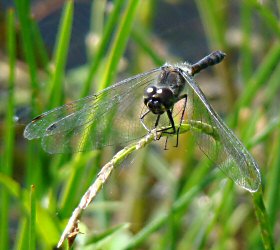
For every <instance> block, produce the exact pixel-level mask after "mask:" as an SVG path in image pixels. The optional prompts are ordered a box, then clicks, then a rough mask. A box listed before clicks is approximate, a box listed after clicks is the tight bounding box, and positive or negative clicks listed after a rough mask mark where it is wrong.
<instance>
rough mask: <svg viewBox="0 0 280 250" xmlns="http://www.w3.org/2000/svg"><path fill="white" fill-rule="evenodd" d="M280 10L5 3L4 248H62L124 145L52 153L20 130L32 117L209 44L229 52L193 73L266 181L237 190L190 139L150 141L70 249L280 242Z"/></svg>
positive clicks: (0, 45)
mask: <svg viewBox="0 0 280 250" xmlns="http://www.w3.org/2000/svg"><path fill="white" fill-rule="evenodd" d="M279 17H280V2H279V1H269V0H267V1H256V0H248V1H226V0H216V1H214V0H197V1H183V0H163V1H148V0H144V1H139V0H138V1H136V0H130V1H129V0H127V1H125V0H115V1H105V0H95V1H88V0H80V1H70V0H69V1H39V0H38V1H28V0H17V1H2V2H0V58H1V59H0V157H1V159H0V216H1V218H0V249H5V250H6V249H54V248H55V246H56V244H57V242H58V240H59V238H60V235H61V233H62V231H63V229H64V227H65V226H66V224H67V220H68V219H69V217H70V216H71V214H72V211H73V210H74V209H75V207H76V206H77V205H78V202H79V200H80V199H81V197H82V195H83V194H84V192H85V191H86V189H87V188H88V187H89V185H90V184H91V183H93V181H94V179H95V178H96V176H97V173H98V172H99V171H100V169H101V167H102V166H103V165H104V164H105V163H106V162H108V161H109V160H110V159H111V158H112V157H113V155H114V153H116V152H117V151H118V150H120V148H117V147H109V148H105V149H104V150H99V151H91V152H84V153H81V154H78V155H77V154H73V155H70V154H59V155H49V154H47V153H45V152H43V150H42V149H41V145H40V142H39V141H32V142H29V141H27V140H25V139H24V138H23V135H22V134H23V129H24V127H25V125H26V124H27V123H28V122H29V121H30V120H31V119H32V118H33V117H35V116H37V115H39V114H41V113H42V112H44V111H46V110H49V109H51V108H54V107H56V106H59V105H62V104H63V103H66V102H70V101H73V100H75V99H78V98H80V97H83V96H86V95H89V94H91V93H94V92H96V91H98V90H100V89H102V88H105V87H107V86H110V85H111V84H113V83H114V82H116V81H118V80H121V79H125V78H127V77H129V76H132V75H135V74H138V73H141V72H145V71H148V70H151V69H153V68H155V67H159V66H161V65H162V64H163V63H164V62H166V61H167V62H182V61H189V62H196V61H197V60H199V59H201V58H202V57H204V56H205V55H207V54H208V53H210V52H211V51H213V50H222V51H224V52H225V53H226V54H227V57H226V59H225V60H224V61H223V62H222V63H221V64H220V65H217V66H215V67H213V69H207V70H205V71H203V72H201V74H200V75H198V76H197V77H196V80H197V82H198V84H199V85H200V86H201V88H202V90H203V91H204V93H205V95H206V96H207V98H208V100H209V101H210V103H211V104H212V105H213V107H214V108H215V110H216V111H217V112H218V113H219V114H221V116H222V117H223V119H224V120H225V121H226V123H227V124H228V125H229V127H230V128H231V129H232V130H233V131H234V132H235V133H236V134H237V135H238V137H239V138H240V139H241V140H242V142H243V143H244V145H246V147H247V148H248V149H249V150H250V152H251V153H252V155H253V156H254V157H255V159H256V160H257V162H258V163H259V166H260V169H261V173H262V185H263V188H262V190H260V191H259V192H258V193H257V194H256V195H254V196H253V195H251V194H250V193H249V192H247V191H245V190H243V189H241V188H240V187H238V186H236V185H234V184H233V182H232V181H231V180H229V179H228V178H226V177H225V176H224V175H223V174H222V173H220V171H219V170H218V169H217V168H216V167H215V165H213V164H212V163H211V162H210V161H209V160H208V159H207V157H206V156H204V155H203V153H201V152H200V151H199V149H198V147H197V146H196V145H195V143H194V141H193V140H192V138H191V136H189V135H183V136H182V137H181V138H180V146H179V148H173V146H172V143H170V145H171V146H170V147H169V150H163V144H160V143H158V142H154V143H152V144H151V145H150V146H148V147H147V148H145V149H144V150H139V151H137V152H136V153H134V154H133V156H132V157H130V158H128V159H127V160H126V161H125V163H124V164H122V165H121V166H118V168H117V169H116V170H115V171H114V172H113V174H112V176H111V177H110V178H109V180H107V182H106V183H105V184H104V186H103V189H102V191H101V192H100V193H99V194H98V196H97V198H96V199H95V201H94V203H93V204H91V205H90V206H89V207H88V208H87V209H86V210H85V211H84V213H83V215H82V217H81V223H80V231H81V232H82V234H79V235H78V236H77V238H76V240H75V244H74V249H254V250H256V249H273V248H275V249H280V241H279V235H280V219H279V216H280V214H279V207H280V203H279V198H280V196H279V186H280V181H279V180H280V134H279V124H280V123H279V122H280V120H279V104H280V101H279V100H280V91H279V87H280V64H279V59H280V43H279V39H280V26H279ZM32 185H33V186H32ZM262 202H264V204H263V203H262ZM263 205H264V206H263ZM64 248H66V249H67V244H65V245H64Z"/></svg>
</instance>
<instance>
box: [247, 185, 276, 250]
mask: <svg viewBox="0 0 280 250" xmlns="http://www.w3.org/2000/svg"><path fill="white" fill-rule="evenodd" d="M252 195H253V202H254V206H255V214H256V216H257V218H258V221H259V223H260V230H261V236H262V241H263V245H264V249H266V250H273V249H274V240H273V236H272V232H271V224H270V221H269V218H268V215H267V212H266V209H265V205H264V202H263V194H262V190H261V189H260V190H259V191H258V192H255V193H253V194H252Z"/></svg>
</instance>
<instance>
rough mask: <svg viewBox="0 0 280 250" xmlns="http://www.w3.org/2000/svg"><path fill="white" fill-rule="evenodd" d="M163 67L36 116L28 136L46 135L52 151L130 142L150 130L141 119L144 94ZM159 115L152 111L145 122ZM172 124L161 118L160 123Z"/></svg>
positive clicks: (45, 144)
mask: <svg viewBox="0 0 280 250" xmlns="http://www.w3.org/2000/svg"><path fill="white" fill-rule="evenodd" d="M160 71H161V68H158V69H155V70H152V71H149V72H146V73H143V74H139V75H136V76H134V77H131V78H128V79H126V80H124V81H121V82H119V83H116V84H114V85H112V86H111V87H109V88H107V89H105V90H103V91H101V92H99V93H97V94H96V95H92V96H88V97H85V98H83V99H80V100H77V101H74V102H72V103H69V104H66V105H63V106H61V107H58V108H56V109H53V110H51V111H48V112H46V113H43V114H42V115H40V116H38V117H36V118H35V119H34V120H33V121H32V122H31V123H29V124H28V125H27V127H26V128H25V131H24V136H25V137H26V138H27V139H30V140H31V139H35V138H42V146H43V148H44V150H46V151H47V152H49V153H63V152H78V151H86V150H92V149H97V148H102V147H105V146H108V145H113V144H116V143H118V144H120V145H124V144H127V143H128V142H129V141H132V140H135V139H137V138H140V137H142V136H144V135H145V134H146V133H147V131H146V130H145V129H144V128H143V126H142V125H141V123H140V121H139V118H140V116H141V114H142V113H143V112H145V111H146V110H145V108H144V107H143V93H144V89H145V88H146V87H147V85H149V84H152V83H153V82H155V81H157V79H158V75H159V74H160ZM154 121H155V116H154V115H153V114H149V115H148V116H147V119H146V120H145V123H146V125H147V126H148V127H152V126H153V124H154ZM167 123H168V119H165V118H163V119H161V123H160V124H159V125H160V126H164V125H166V124H167Z"/></svg>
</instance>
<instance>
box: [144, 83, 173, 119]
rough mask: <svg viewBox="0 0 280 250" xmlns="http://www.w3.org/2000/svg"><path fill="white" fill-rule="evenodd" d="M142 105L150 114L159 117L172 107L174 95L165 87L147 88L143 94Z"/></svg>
mask: <svg viewBox="0 0 280 250" xmlns="http://www.w3.org/2000/svg"><path fill="white" fill-rule="evenodd" d="M144 103H145V105H146V106H147V107H148V109H149V110H150V111H151V112H153V113H154V114H156V115H161V114H163V113H164V112H165V111H166V110H169V109H171V108H172V107H173V105H174V103H175V98H174V93H173V92H172V91H171V90H170V89H169V88H167V87H164V88H162V87H161V88H159V87H156V86H149V87H148V88H147V89H146V90H145V93H144Z"/></svg>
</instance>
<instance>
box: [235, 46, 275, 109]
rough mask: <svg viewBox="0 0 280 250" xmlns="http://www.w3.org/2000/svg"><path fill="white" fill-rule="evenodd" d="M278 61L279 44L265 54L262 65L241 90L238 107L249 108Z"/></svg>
mask: <svg viewBox="0 0 280 250" xmlns="http://www.w3.org/2000/svg"><path fill="white" fill-rule="evenodd" d="M279 61H280V45H279V43H276V44H274V46H273V47H272V48H271V49H270V51H269V52H268V53H267V55H266V57H265V58H264V59H263V62H262V64H261V65H260V66H259V68H258V69H257V71H256V72H255V74H254V76H253V77H252V78H251V79H250V81H249V82H248V84H247V85H246V87H245V89H244V90H243V92H242V95H241V97H240V99H239V102H238V107H243V106H250V104H251V102H252V100H253V98H254V97H255V95H256V93H257V91H259V89H260V88H261V87H262V86H263V85H265V84H266V82H267V81H268V79H269V78H270V76H271V74H272V72H273V71H274V69H275V67H276V66H277V65H278V63H279Z"/></svg>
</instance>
